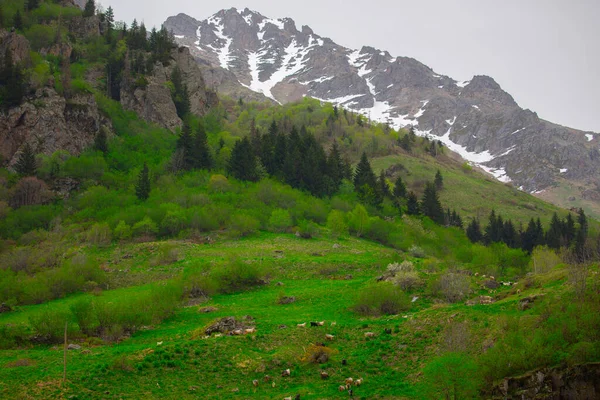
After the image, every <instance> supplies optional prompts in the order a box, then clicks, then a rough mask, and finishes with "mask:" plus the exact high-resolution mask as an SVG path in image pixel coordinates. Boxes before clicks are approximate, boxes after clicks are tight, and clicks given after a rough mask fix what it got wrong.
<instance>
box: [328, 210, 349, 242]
mask: <svg viewBox="0 0 600 400" xmlns="http://www.w3.org/2000/svg"><path fill="white" fill-rule="evenodd" d="M327 228H329V230H330V231H331V236H333V237H334V238H339V237H342V236H347V235H348V225H346V218H345V217H344V213H343V212H341V211H338V210H333V211H331V212H330V213H329V216H327Z"/></svg>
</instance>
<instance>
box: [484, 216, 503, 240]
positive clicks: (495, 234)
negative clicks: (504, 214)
mask: <svg viewBox="0 0 600 400" xmlns="http://www.w3.org/2000/svg"><path fill="white" fill-rule="evenodd" d="M502 228H503V222H502V218H501V217H496V211H494V210H492V211H491V212H490V217H489V219H488V224H487V226H486V227H485V235H484V239H485V242H486V243H487V244H489V243H496V242H500V241H502Z"/></svg>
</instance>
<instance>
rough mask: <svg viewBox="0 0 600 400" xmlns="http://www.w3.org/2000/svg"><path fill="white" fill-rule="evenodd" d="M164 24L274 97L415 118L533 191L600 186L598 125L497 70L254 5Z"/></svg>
mask: <svg viewBox="0 0 600 400" xmlns="http://www.w3.org/2000/svg"><path fill="white" fill-rule="evenodd" d="M165 26H166V27H167V29H169V30H170V31H172V32H173V34H174V35H175V38H176V41H177V42H178V43H179V44H180V45H183V46H186V47H189V48H190V52H191V53H192V55H193V56H194V57H196V59H197V60H201V61H202V62H203V63H207V64H209V65H211V66H212V67H213V68H216V69H218V68H221V69H225V70H227V71H228V72H229V73H232V74H233V75H234V76H235V77H236V79H237V81H238V82H239V84H240V86H242V87H245V88H247V89H251V90H253V91H254V92H257V93H262V94H263V95H265V96H266V97H268V98H270V99H272V100H273V101H277V102H279V103H286V102H290V101H296V100H299V99H301V98H302V97H304V96H311V97H314V98H317V99H319V100H321V101H327V102H332V103H334V104H337V105H339V106H343V107H344V108H348V109H349V110H352V111H356V112H358V113H361V114H363V115H365V116H367V117H370V118H371V119H373V120H375V121H378V122H383V123H388V124H389V125H391V126H393V127H394V128H396V129H398V128H402V127H409V126H413V127H414V128H415V131H416V133H417V134H420V135H422V136H429V137H431V138H434V139H437V140H440V141H442V142H443V143H444V144H445V145H446V146H447V147H449V148H450V149H451V150H453V151H455V152H457V153H458V154H460V155H461V156H462V157H463V158H465V159H466V160H467V161H469V162H471V163H474V164H476V165H478V166H480V167H481V168H483V169H484V170H486V171H487V172H489V173H491V174H492V175H493V176H495V177H496V178H497V179H499V180H500V181H503V182H512V183H513V184H514V185H515V186H516V187H518V188H519V189H521V190H524V191H527V192H529V193H534V194H539V193H540V192H542V191H548V190H552V188H553V187H556V186H557V185H561V182H562V181H564V180H566V181H569V182H578V185H579V186H582V187H583V188H584V190H582V192H583V191H588V192H589V191H592V192H598V188H599V187H600V184H599V182H598V180H597V179H595V178H593V176H596V175H598V173H600V153H599V152H598V149H597V144H596V142H597V140H598V139H597V136H596V133H594V132H586V131H580V130H576V129H572V128H568V127H562V126H560V125H557V124H553V123H551V122H549V121H545V120H543V119H540V118H539V117H538V115H537V114H536V113H535V112H533V111H531V110H528V109H523V108H521V107H519V105H518V104H517V102H516V101H515V100H514V98H513V97H512V96H511V95H510V94H509V93H507V92H506V91H504V90H503V89H502V88H501V86H500V85H499V84H498V83H497V82H496V81H495V80H494V79H493V78H492V77H489V76H485V75H475V76H474V77H473V78H472V79H471V80H469V81H463V82H460V81H456V80H454V79H452V78H451V77H449V76H446V75H444V74H441V73H436V72H435V71H434V70H433V69H432V68H430V67H428V66H427V65H425V64H423V63H421V62H419V61H418V60H416V59H414V58H411V57H404V56H397V57H393V56H392V55H391V54H390V53H389V52H387V51H385V50H380V49H377V48H375V47H372V46H363V47H362V48H361V49H360V50H353V49H349V48H346V47H344V46H340V45H338V44H336V43H335V42H334V41H333V40H332V39H329V38H325V37H322V36H319V35H318V34H316V33H315V32H314V31H313V30H312V29H311V28H310V27H308V26H306V25H304V26H302V27H301V29H300V30H298V28H297V25H296V22H295V21H294V20H293V19H291V18H279V19H272V18H269V17H266V16H263V15H262V14H260V13H258V12H255V11H251V10H249V9H248V8H245V9H244V10H242V11H239V10H238V9H235V8H231V9H228V10H221V11H219V12H217V13H216V14H214V15H212V16H211V17H209V18H207V19H205V20H202V21H199V20H197V19H195V18H193V17H190V16H187V15H186V14H183V13H180V14H178V15H176V16H173V17H169V18H168V19H167V20H166V21H165ZM225 94H227V93H225ZM563 200H566V199H563ZM563 205H568V204H563Z"/></svg>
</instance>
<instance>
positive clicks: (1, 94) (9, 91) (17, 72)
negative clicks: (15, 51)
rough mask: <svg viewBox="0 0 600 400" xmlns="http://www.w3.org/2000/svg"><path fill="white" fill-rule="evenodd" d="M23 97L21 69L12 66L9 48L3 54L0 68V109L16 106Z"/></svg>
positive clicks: (23, 83) (23, 82) (23, 86)
mask: <svg viewBox="0 0 600 400" xmlns="http://www.w3.org/2000/svg"><path fill="white" fill-rule="evenodd" d="M24 95H25V77H24V74H23V71H22V69H21V67H20V66H19V65H18V64H17V65H14V63H13V58H12V52H11V50H10V46H7V47H6V51H5V52H4V62H3V63H2V66H1V68H0V99H2V107H3V108H5V109H8V108H10V107H13V106H18V105H19V104H21V102H22V101H23V96H24Z"/></svg>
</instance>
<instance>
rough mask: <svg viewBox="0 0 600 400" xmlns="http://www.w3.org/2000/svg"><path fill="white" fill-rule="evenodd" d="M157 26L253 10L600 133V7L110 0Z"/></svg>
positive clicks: (551, 1)
mask: <svg viewBox="0 0 600 400" xmlns="http://www.w3.org/2000/svg"><path fill="white" fill-rule="evenodd" d="M100 2H101V3H102V4H103V6H105V7H107V6H108V5H112V7H113V9H114V11H115V19H116V20H123V21H125V22H127V23H128V24H130V23H131V21H132V20H133V18H137V19H138V21H140V20H144V21H145V23H146V26H147V27H150V26H153V25H156V26H160V24H161V23H162V22H163V21H164V20H165V19H166V18H167V17H169V16H171V15H176V14H178V13H180V12H183V13H186V14H188V15H190V16H192V17H194V18H196V19H198V20H202V19H205V18H207V17H208V16H210V15H212V14H214V13H216V12H217V11H219V10H220V9H223V8H231V7H236V8H238V9H240V10H241V9H243V8H245V7H248V8H250V9H252V10H255V11H258V12H260V13H261V14H263V15H265V16H269V17H272V18H283V17H291V18H292V19H294V20H295V21H296V26H297V27H298V28H300V27H301V26H302V25H309V26H310V27H311V28H312V29H313V30H314V31H315V33H317V34H318V35H321V36H325V37H329V38H331V39H332V40H333V41H334V42H336V43H338V44H340V45H343V46H346V47H350V48H360V47H361V46H363V45H369V46H373V47H376V48H379V49H382V50H388V51H389V52H390V53H391V54H392V55H393V56H408V57H413V58H416V59H417V60H419V61H421V62H423V63H424V64H427V65H428V66H430V67H431V68H433V69H434V70H435V71H436V72H438V73H442V74H444V75H448V76H450V77H452V78H454V79H456V80H469V79H471V77H472V76H473V75H489V76H492V77H493V78H494V79H495V80H496V81H497V82H498V83H499V84H500V85H501V86H502V87H503V88H504V89H505V90H506V91H507V92H509V93H510V94H512V95H513V97H514V98H515V100H516V101H517V102H518V103H519V104H520V105H521V107H524V108H529V109H531V110H533V111H535V112H537V113H538V115H539V116H540V117H541V118H544V119H547V120H550V121H552V122H556V123H559V124H561V125H566V126H570V127H573V128H578V129H583V130H592V131H595V132H600V1H599V0H502V1H498V0H494V1H491V0H420V1H414V0H413V1H407V0H388V1H384V0H370V1H360V2H359V1H341V0H300V1H294V2H288V1H277V0H245V2H244V0H234V1H229V0H224V1H202V0H168V1H164V0H160V1H159V0H144V1H142V0H118V1H117V0H100Z"/></svg>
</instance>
